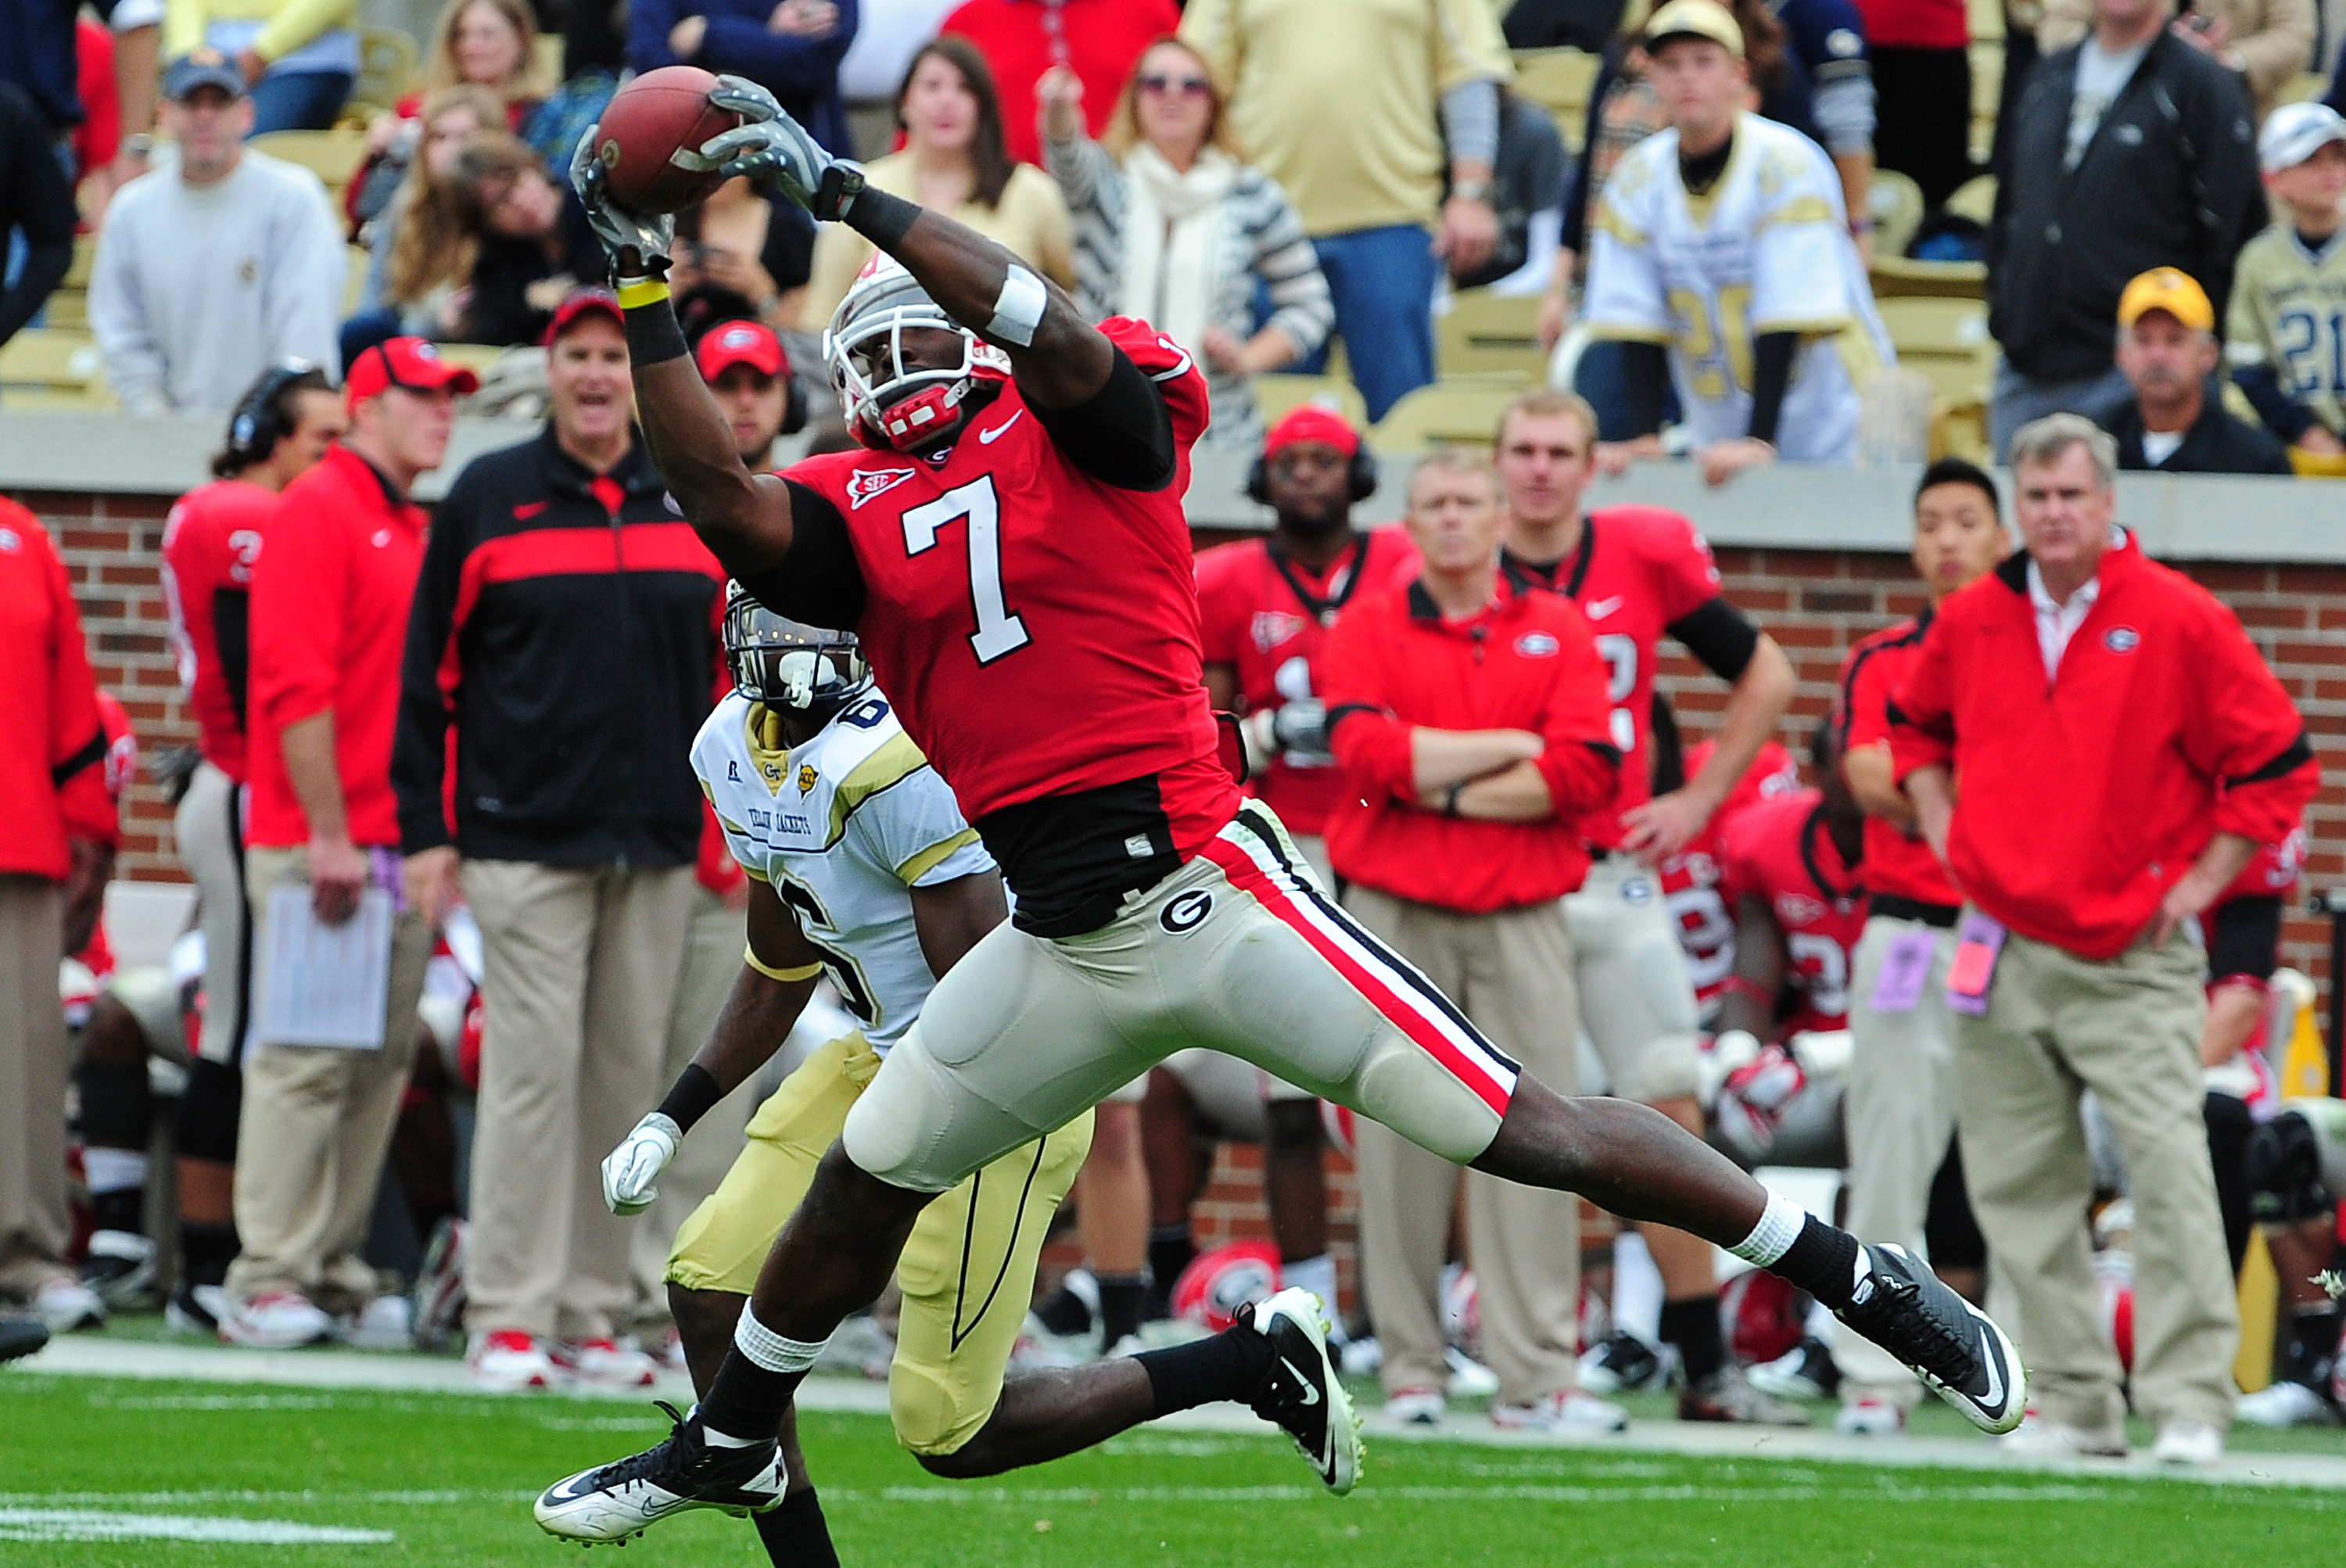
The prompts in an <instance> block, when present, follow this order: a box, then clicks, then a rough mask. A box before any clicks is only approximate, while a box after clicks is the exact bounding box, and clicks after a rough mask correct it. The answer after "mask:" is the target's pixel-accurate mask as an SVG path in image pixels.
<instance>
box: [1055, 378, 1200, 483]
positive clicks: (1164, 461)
mask: <svg viewBox="0 0 2346 1568" xmlns="http://www.w3.org/2000/svg"><path fill="white" fill-rule="evenodd" d="M1026 406H1027V407H1028V408H1029V409H1031V410H1032V411H1033V412H1034V414H1035V419H1036V420H1038V421H1039V422H1041V423H1042V426H1043V428H1044V429H1045V430H1046V431H1048V432H1050V433H1051V440H1052V442H1053V443H1055V444H1056V446H1057V447H1058V449H1059V451H1060V452H1061V453H1065V454H1066V459H1067V461H1068V462H1070V463H1074V464H1075V465H1076V467H1077V468H1080V469H1082V470H1083V471H1084V472H1085V473H1088V474H1090V475H1091V476H1092V477H1093V478H1094V479H1096V480H1098V481H1099V482H1100V483H1101V484H1113V485H1115V486H1116V487H1117V489H1118V490H1162V489H1164V488H1165V487H1166V486H1167V485H1168V484H1172V483H1173V474H1174V472H1175V470H1176V468H1177V467H1178V463H1177V459H1178V456H1179V453H1177V452H1176V451H1175V450H1174V446H1173V413H1172V411H1171V410H1170V409H1168V408H1167V407H1166V406H1165V394H1164V392H1161V391H1159V390H1158V385H1157V383H1156V382H1153V381H1151V380H1149V379H1148V374H1147V373H1146V372H1143V371H1142V370H1141V368H1140V367H1139V366H1138V365H1136V364H1134V363H1133V362H1132V360H1131V357H1130V356H1129V355H1127V353H1126V352H1125V351H1123V350H1122V349H1118V350H1117V351H1116V364H1115V367H1114V368H1113V369H1111V370H1110V371H1109V372H1108V373H1107V385H1105V386H1103V387H1101V388H1100V390H1099V391H1098V392H1096V393H1094V394H1093V396H1092V399H1091V401H1090V402H1081V403H1077V404H1076V406H1075V407H1073V408H1044V407H1042V406H1040V405H1039V404H1035V403H1028V404H1027V405H1026Z"/></svg>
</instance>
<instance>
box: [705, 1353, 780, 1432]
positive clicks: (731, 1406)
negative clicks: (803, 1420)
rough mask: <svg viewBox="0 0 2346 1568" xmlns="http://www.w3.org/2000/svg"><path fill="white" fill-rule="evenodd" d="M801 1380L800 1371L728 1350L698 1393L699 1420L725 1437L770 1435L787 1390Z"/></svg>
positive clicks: (778, 1427)
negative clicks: (778, 1368) (769, 1367)
mask: <svg viewBox="0 0 2346 1568" xmlns="http://www.w3.org/2000/svg"><path fill="white" fill-rule="evenodd" d="M805 1380H806V1374H805V1373H804V1372H770V1371H768V1370H767V1369H765V1368H763V1367H761V1366H760V1365H758V1363H757V1362H755V1361H753V1360H751V1359H750V1358H749V1357H747V1356H745V1355H743V1354H742V1353H741V1352H740V1351H739V1349H733V1350H729V1351H728V1352H727V1353H726V1356H725V1360H724V1364H723V1365H721V1366H719V1368H718V1369H717V1376H715V1377H714V1378H712V1379H710V1380H709V1392H707V1393H706V1394H703V1395H702V1396H701V1399H700V1424H701V1425H702V1426H704V1427H707V1428H709V1430H711V1431H719V1432H722V1433H724V1434H725V1435H726V1436H727V1437H733V1438H749V1439H751V1440H752V1441H756V1440H760V1439H765V1438H770V1437H772V1436H773V1435H774V1434H775V1433H776V1432H777V1431H780V1429H781V1424H782V1412H783V1411H784V1410H787V1409H789V1408H790V1393H791V1390H795V1389H796V1388H797V1387H798V1386H799V1385H800V1384H801V1383H802V1382H804V1381H805Z"/></svg>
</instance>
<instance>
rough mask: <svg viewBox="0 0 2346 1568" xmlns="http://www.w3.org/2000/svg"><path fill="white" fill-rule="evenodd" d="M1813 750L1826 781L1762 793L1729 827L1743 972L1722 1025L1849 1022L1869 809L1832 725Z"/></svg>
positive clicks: (1769, 1031)
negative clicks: (1855, 794) (1852, 781)
mask: <svg viewBox="0 0 2346 1568" xmlns="http://www.w3.org/2000/svg"><path fill="white" fill-rule="evenodd" d="M1811 756H1812V759H1813V760H1814V762H1815V764H1816V770H1817V777H1818V779H1821V781H1822V783H1823V786H1824V787H1823V788H1822V789H1798V790H1794V791H1793V792H1792V793H1790V794H1789V795H1779V796H1777V797H1775V798H1774V799H1769V800H1762V801H1760V802H1759V803H1758V804H1757V805H1755V806H1753V807H1751V808H1750V809H1749V810H1746V811H1744V812H1742V813H1741V814H1740V815H1739V816H1738V817H1737V818H1736V819H1735V820H1734V821H1733V822H1731V823H1730V824H1729V826H1728V829H1727V831H1726V833H1725V835H1724V842H1723V843H1722V845H1721V855H1722V858H1723V860H1724V865H1725V871H1726V879H1727V887H1728V890H1729V896H1730V897H1731V898H1732V899H1733V901H1734V905H1735V973H1734V976H1733V978H1732V979H1730V980H1729V982H1728V987H1727V993H1726V995H1725V997H1724V998H1723V999H1722V1000H1721V1002H1720V1003H1719V1031H1720V1033H1726V1032H1727V1031H1729V1030H1731V1029H1741V1030H1745V1031H1747V1032H1749V1033H1751V1034H1753V1035H1755V1036H1757V1037H1758V1038H1760V1039H1761V1040H1779V1039H1787V1038H1790V1036H1792V1035H1794V1034H1806V1033H1820V1032H1822V1031H1826V1030H1834V1029H1845V1028H1847V1027H1848V1026H1849V976H1850V960H1851V955H1852V954H1854V953H1855V952H1856V951H1857V939H1858V938H1859V937H1860V936H1862V935H1863V934H1864V932H1865V907H1866V906H1865V888H1864V886H1863V885H1862V881H1861V880H1860V874H1859V871H1858V867H1859V865H1860V864H1861V863H1862V860H1864V858H1865V810H1864V808H1862V807H1861V806H1860V805H1859V804H1858V803H1857V801H1856V799H1854V798H1852V797H1851V794H1850V792H1849V786H1848V784H1847V783H1845V782H1843V780H1842V779H1841V767H1840V763H1841V758H1840V756H1839V752H1838V748H1837V747H1836V746H1835V744H1834V737H1833V735H1832V734H1831V731H1829V730H1820V731H1819V732H1818V735H1817V740H1816V747H1815V749H1814V751H1813V752H1812V754H1811ZM1788 991H1789V992H1790V1008H1789V1009H1787V1008H1786V1006H1785V1002H1786V1000H1787V997H1786V994H1785V993H1787V992H1788Z"/></svg>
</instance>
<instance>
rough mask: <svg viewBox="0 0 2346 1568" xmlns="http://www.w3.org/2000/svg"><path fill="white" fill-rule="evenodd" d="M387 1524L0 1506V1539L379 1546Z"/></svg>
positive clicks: (389, 1535)
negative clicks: (381, 1526) (362, 1527)
mask: <svg viewBox="0 0 2346 1568" xmlns="http://www.w3.org/2000/svg"><path fill="white" fill-rule="evenodd" d="M398 1539H399V1537H398V1536H397V1535H396V1534H395V1533H393V1532H391V1531H388V1530H357V1529H351V1528H346V1527H344V1526H342V1525H334V1524H296V1523H294V1522H292V1521H291V1520H288V1519H219V1518H210V1517H206V1516H202V1515H198V1514H186V1513H114V1512H108V1511H107V1510H104V1509H97V1508H0V1541H215V1542H229V1543H234V1544H236V1545H240V1546H380V1545H383V1544H386V1543H390V1542H393V1541H396V1540H398Z"/></svg>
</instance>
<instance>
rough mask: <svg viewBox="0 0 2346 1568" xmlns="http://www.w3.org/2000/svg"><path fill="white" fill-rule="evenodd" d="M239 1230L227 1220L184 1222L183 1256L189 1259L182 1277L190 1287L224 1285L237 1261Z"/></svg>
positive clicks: (182, 1222) (181, 1239)
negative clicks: (229, 1268)
mask: <svg viewBox="0 0 2346 1568" xmlns="http://www.w3.org/2000/svg"><path fill="white" fill-rule="evenodd" d="M237 1250H238V1249H237V1241H236V1227H235V1226H234V1225H233V1224H230V1223H226V1222H223V1221H219V1220H213V1221H209V1222H206V1221H199V1220H184V1219H183V1220H181V1221H180V1222H179V1255H180V1257H182V1258H184V1259H185V1260H186V1262H185V1266H184V1267H183V1268H181V1269H180V1270H179V1274H180V1277H181V1278H184V1279H185V1280H187V1282H188V1283H189V1284H190V1285H223V1284H226V1283H227V1282H228V1266H229V1265H230V1264H231V1263H233V1262H235V1261H236V1255H237Z"/></svg>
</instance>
